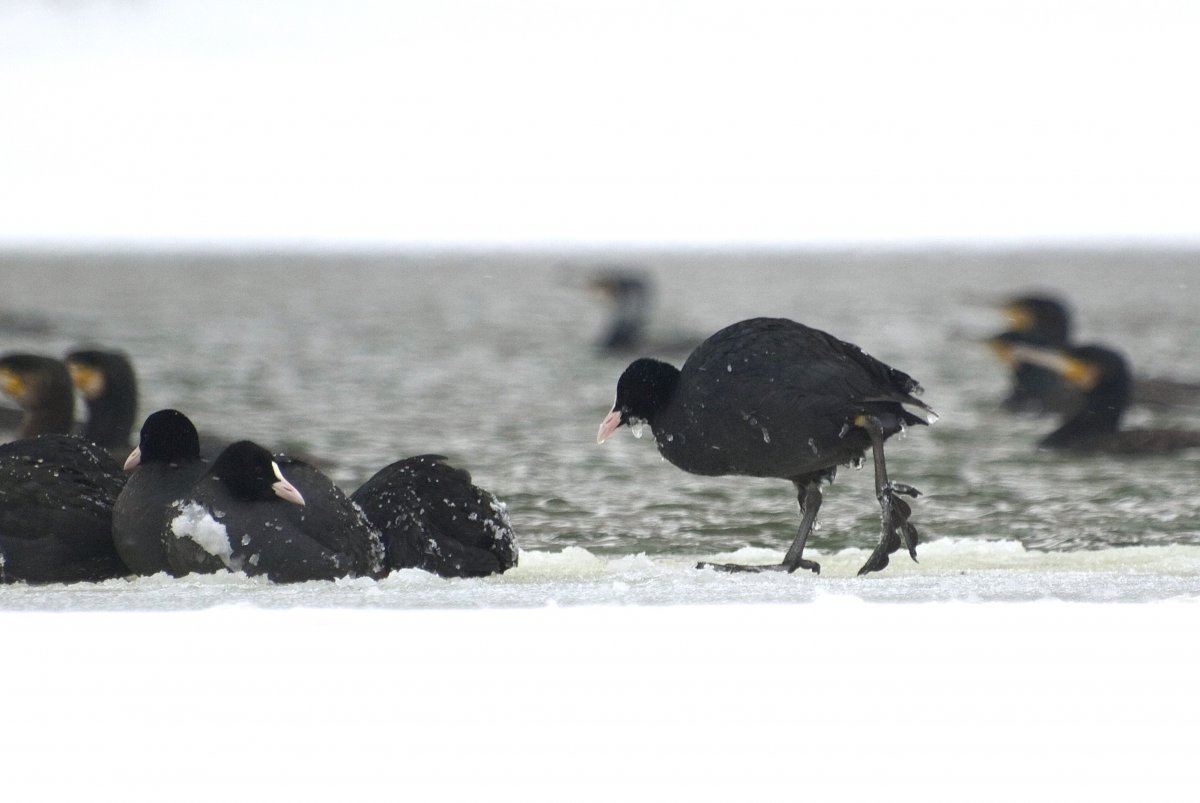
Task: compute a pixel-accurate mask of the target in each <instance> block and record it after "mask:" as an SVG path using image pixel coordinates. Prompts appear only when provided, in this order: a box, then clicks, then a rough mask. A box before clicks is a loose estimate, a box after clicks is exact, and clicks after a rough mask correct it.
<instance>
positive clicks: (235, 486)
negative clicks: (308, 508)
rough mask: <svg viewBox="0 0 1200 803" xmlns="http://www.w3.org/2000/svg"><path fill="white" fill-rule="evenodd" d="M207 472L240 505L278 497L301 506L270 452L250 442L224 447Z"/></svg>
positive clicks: (299, 500)
mask: <svg viewBox="0 0 1200 803" xmlns="http://www.w3.org/2000/svg"><path fill="white" fill-rule="evenodd" d="M209 473H210V474H212V475H213V476H214V477H216V478H217V479H219V480H220V481H221V482H222V483H224V485H225V487H226V488H228V489H229V492H230V493H231V494H233V496H234V498H235V499H240V500H242V501H244V502H269V501H271V500H273V499H276V498H278V499H285V500H287V501H288V502H292V503H293V504H297V505H303V504H304V497H303V496H301V495H300V492H299V491H297V490H296V487H295V486H294V485H292V484H291V483H290V482H288V481H287V480H286V479H284V477H283V472H282V471H280V470H279V464H278V463H276V462H275V458H274V457H273V456H272V455H271V453H270V452H268V451H267V450H266V449H264V448H263V447H261V446H259V445H258V444H257V443H254V442H253V441H238V442H236V443H231V444H229V446H226V447H225V450H224V451H223V452H221V454H220V455H218V456H217V459H216V460H215V461H214V462H213V466H212V469H211V471H210V472H209Z"/></svg>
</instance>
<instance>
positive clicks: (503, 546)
mask: <svg viewBox="0 0 1200 803" xmlns="http://www.w3.org/2000/svg"><path fill="white" fill-rule="evenodd" d="M445 461H446V458H444V457H442V456H441V455H428V454H427V455H418V456H417V457H409V458H407V459H405V460H399V461H397V462H395V463H392V464H391V465H389V466H386V467H385V468H383V469H380V470H379V471H378V472H377V473H376V474H375V475H374V476H373V477H371V478H370V479H369V480H367V481H366V482H365V483H363V484H362V486H361V487H360V488H359V489H358V490H357V491H355V492H354V493H353V494H352V495H351V497H350V498H351V499H353V500H354V501H355V502H356V503H358V505H359V506H360V507H361V508H362V509H363V512H364V513H365V514H366V516H367V518H368V519H370V521H371V522H372V524H374V525H375V526H376V527H378V528H379V530H380V531H381V532H382V534H383V540H384V544H385V545H386V547H387V555H388V566H389V568H392V569H405V568H418V569H424V570H425V571H429V572H434V573H436V574H439V575H441V576H442V577H482V576H484V575H489V574H498V573H501V572H504V571H506V570H508V569H510V568H512V567H513V566H516V565H517V545H516V539H515V536H514V534H513V530H512V526H511V525H510V524H509V521H508V513H507V510H506V508H505V506H504V504H503V503H502V502H500V501H498V500H497V499H496V497H495V496H493V495H492V494H491V493H489V492H488V491H486V490H484V489H483V488H480V487H478V486H476V485H474V484H472V482H471V475H470V474H468V473H467V472H466V471H464V470H462V469H459V468H455V467H453V466H451V465H449V464H448V463H446V462H445Z"/></svg>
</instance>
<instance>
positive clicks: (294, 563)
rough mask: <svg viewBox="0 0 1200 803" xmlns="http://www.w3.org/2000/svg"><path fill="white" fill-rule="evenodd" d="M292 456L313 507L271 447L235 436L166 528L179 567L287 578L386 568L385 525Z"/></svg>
mask: <svg viewBox="0 0 1200 803" xmlns="http://www.w3.org/2000/svg"><path fill="white" fill-rule="evenodd" d="M284 462H285V464H288V465H289V467H290V470H291V471H292V472H293V473H294V474H295V475H296V477H297V480H298V482H299V483H300V486H301V487H302V488H303V487H307V488H308V492H309V494H310V495H312V496H313V505H312V508H311V509H308V505H306V504H305V502H306V500H305V498H304V497H303V496H302V493H303V491H301V490H300V489H298V488H297V486H295V485H293V484H292V483H291V482H290V481H289V480H288V479H286V478H285V475H284V473H283V470H282V469H281V467H280V464H279V463H278V462H277V461H276V460H275V458H274V456H273V455H272V454H271V453H270V452H268V451H267V450H266V449H264V448H263V447H261V446H259V445H258V444H255V443H253V442H251V441H238V442H236V443H233V444H230V445H229V446H227V447H226V448H225V449H224V450H223V451H222V452H221V454H220V455H218V457H217V459H216V460H215V461H214V462H213V465H212V468H210V469H209V471H208V472H207V473H206V474H205V475H204V476H202V477H201V478H200V479H199V480H198V481H197V482H196V483H195V485H193V487H192V489H191V490H190V491H189V493H188V495H187V496H186V497H185V498H184V499H182V500H180V501H179V502H178V503H176V504H175V505H174V506H173V508H174V509H173V510H172V512H171V515H170V521H169V523H168V525H167V532H166V533H165V541H166V551H167V559H168V562H169V564H170V567H171V570H172V572H173V573H175V574H188V573H190V572H200V573H208V572H215V571H220V570H222V569H229V570H231V571H241V572H244V573H246V574H247V575H260V574H261V575H266V576H267V577H268V578H269V579H271V580H273V581H275V582H279V583H288V582H302V581H305V580H332V579H335V578H339V577H348V576H356V575H367V576H378V575H379V574H380V573H381V572H382V569H383V546H382V543H381V542H380V539H379V533H378V531H376V530H375V529H374V528H372V527H370V525H369V524H368V523H367V522H366V520H365V518H364V517H362V515H361V512H359V511H357V509H356V508H354V507H353V505H352V503H351V502H350V501H349V500H348V499H347V498H346V497H345V495H344V494H342V493H341V492H340V491H338V490H337V488H336V486H334V485H333V483H332V482H330V481H329V480H328V479H327V478H325V477H324V476H323V475H321V474H320V472H318V471H317V470H316V469H314V468H312V467H311V466H307V465H302V464H295V463H289V461H286V460H285V461H284ZM343 506H344V509H343Z"/></svg>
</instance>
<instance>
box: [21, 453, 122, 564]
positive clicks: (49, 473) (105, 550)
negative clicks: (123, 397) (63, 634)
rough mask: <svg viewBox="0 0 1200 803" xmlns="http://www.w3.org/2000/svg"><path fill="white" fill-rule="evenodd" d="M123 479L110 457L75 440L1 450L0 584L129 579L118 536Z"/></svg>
mask: <svg viewBox="0 0 1200 803" xmlns="http://www.w3.org/2000/svg"><path fill="white" fill-rule="evenodd" d="M124 480H125V477H124V475H123V474H122V473H121V467H120V466H119V465H118V464H117V462H116V461H115V460H114V459H113V458H112V456H111V455H109V454H108V452H106V451H105V450H103V449H101V448H100V447H99V446H97V445H95V444H94V443H91V442H90V441H86V440H84V439H82V438H78V437H75V436H73V435H56V434H51V435H39V436H37V437H33V438H26V439H23V440H18V441H13V442H11V443H6V444H2V445H0V581H4V582H14V581H25V582H28V583H72V582H79V581H99V580H108V579H110V578H113V577H123V576H125V575H126V574H128V570H127V569H126V567H125V564H124V563H123V562H122V561H121V559H120V557H118V555H117V551H116V549H115V547H114V546H113V538H112V518H113V505H114V503H115V502H116V499H117V495H118V494H119V493H120V492H121V485H122V483H123V482H124Z"/></svg>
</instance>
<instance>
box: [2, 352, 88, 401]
mask: <svg viewBox="0 0 1200 803" xmlns="http://www.w3.org/2000/svg"><path fill="white" fill-rule="evenodd" d="M64 383H65V384H64ZM70 387H71V379H70V375H69V374H68V373H67V369H66V366H65V365H63V363H61V362H60V361H58V360H56V359H54V358H53V357H43V356H41V355H40V354H17V353H13V354H5V355H4V356H3V357H0V391H3V392H4V393H5V394H6V395H7V396H10V397H11V398H12V400H13V401H15V402H16V403H17V404H19V405H21V408H22V409H25V410H28V409H30V408H31V407H34V406H37V405H39V404H42V403H43V402H44V401H45V400H47V399H48V398H49V397H51V396H61V395H62V391H63V389H64V388H66V389H67V392H68V395H69V393H70ZM73 400H74V399H73V398H72V401H73Z"/></svg>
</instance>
